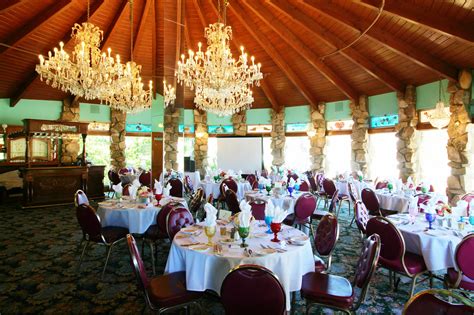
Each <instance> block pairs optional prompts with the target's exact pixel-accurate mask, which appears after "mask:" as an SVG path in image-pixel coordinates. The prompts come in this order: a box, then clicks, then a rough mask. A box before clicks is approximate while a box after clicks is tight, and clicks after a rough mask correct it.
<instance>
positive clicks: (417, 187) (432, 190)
mask: <svg viewBox="0 0 474 315" xmlns="http://www.w3.org/2000/svg"><path fill="white" fill-rule="evenodd" d="M415 190H416V191H421V185H418V186H416V189H415ZM429 192H434V187H433V185H430V190H429Z"/></svg>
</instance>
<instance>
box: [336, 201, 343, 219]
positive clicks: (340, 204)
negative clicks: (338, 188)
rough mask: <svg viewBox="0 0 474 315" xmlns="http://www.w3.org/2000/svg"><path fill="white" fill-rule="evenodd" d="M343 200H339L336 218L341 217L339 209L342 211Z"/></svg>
mask: <svg viewBox="0 0 474 315" xmlns="http://www.w3.org/2000/svg"><path fill="white" fill-rule="evenodd" d="M341 206H342V200H339V207H338V208H337V213H336V218H338V219H339V211H341Z"/></svg>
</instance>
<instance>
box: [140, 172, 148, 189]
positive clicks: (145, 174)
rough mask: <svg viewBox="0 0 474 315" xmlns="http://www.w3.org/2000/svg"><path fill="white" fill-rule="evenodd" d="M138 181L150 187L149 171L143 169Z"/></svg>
mask: <svg viewBox="0 0 474 315" xmlns="http://www.w3.org/2000/svg"><path fill="white" fill-rule="evenodd" d="M138 181H139V182H140V184H142V185H143V186H146V187H151V172H147V171H143V172H142V173H141V174H140V176H138Z"/></svg>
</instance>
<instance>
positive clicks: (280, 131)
mask: <svg viewBox="0 0 474 315" xmlns="http://www.w3.org/2000/svg"><path fill="white" fill-rule="evenodd" d="M271 116H272V133H271V136H272V143H271V148H272V156H273V161H272V165H274V166H282V165H283V164H285V111H284V110H283V109H281V110H280V111H278V112H277V111H275V110H274V109H272V114H271Z"/></svg>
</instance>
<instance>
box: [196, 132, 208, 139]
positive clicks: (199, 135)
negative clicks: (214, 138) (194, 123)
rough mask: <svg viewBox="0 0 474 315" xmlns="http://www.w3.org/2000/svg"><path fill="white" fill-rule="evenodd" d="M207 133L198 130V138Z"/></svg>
mask: <svg viewBox="0 0 474 315" xmlns="http://www.w3.org/2000/svg"><path fill="white" fill-rule="evenodd" d="M205 135H206V133H205V132H204V131H196V138H202V137H204V136H205Z"/></svg>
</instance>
